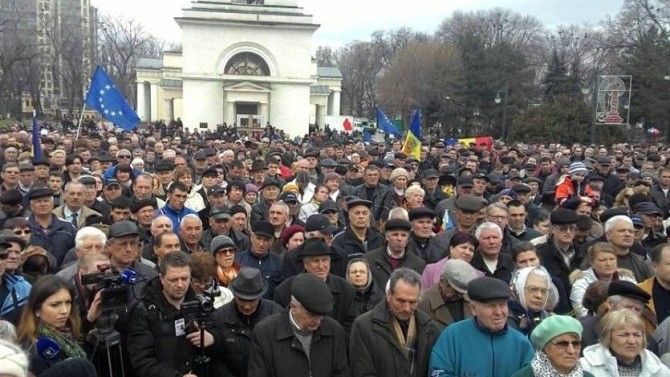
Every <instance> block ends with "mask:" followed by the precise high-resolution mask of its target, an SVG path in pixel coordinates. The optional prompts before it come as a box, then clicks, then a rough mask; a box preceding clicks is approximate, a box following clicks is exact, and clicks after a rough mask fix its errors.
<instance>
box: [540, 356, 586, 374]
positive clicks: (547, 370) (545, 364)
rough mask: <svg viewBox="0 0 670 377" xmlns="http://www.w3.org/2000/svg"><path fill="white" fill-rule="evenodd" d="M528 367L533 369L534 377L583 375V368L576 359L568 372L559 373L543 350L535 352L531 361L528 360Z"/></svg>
mask: <svg viewBox="0 0 670 377" xmlns="http://www.w3.org/2000/svg"><path fill="white" fill-rule="evenodd" d="M530 367H531V368H532V369H533V375H534V376H535V377H583V376H584V370H583V369H582V366H581V365H580V364H579V361H577V365H575V367H574V368H572V370H571V371H570V373H568V374H561V373H558V372H557V371H556V368H554V366H553V365H552V364H551V361H549V358H548V357H547V354H546V353H544V351H537V352H535V357H533V361H531V362H530Z"/></svg>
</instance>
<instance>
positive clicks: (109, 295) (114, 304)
mask: <svg viewBox="0 0 670 377" xmlns="http://www.w3.org/2000/svg"><path fill="white" fill-rule="evenodd" d="M137 280H138V275H137V272H135V271H133V270H131V269H129V268H126V269H125V270H123V271H122V272H121V273H112V274H110V273H107V272H105V271H98V272H94V273H92V274H86V275H82V276H81V284H82V285H91V284H95V285H96V286H97V289H99V290H100V292H101V293H100V294H101V295H102V310H103V311H107V310H110V311H111V310H116V309H121V308H125V307H126V305H127V304H128V288H129V287H130V286H131V285H132V284H135V283H136V282H137Z"/></svg>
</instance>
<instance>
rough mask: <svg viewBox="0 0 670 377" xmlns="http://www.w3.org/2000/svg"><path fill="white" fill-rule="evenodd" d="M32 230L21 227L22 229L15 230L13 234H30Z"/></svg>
mask: <svg viewBox="0 0 670 377" xmlns="http://www.w3.org/2000/svg"><path fill="white" fill-rule="evenodd" d="M31 233H32V231H31V230H30V229H23V230H15V231H14V234H15V235H17V236H20V235H22V234H31Z"/></svg>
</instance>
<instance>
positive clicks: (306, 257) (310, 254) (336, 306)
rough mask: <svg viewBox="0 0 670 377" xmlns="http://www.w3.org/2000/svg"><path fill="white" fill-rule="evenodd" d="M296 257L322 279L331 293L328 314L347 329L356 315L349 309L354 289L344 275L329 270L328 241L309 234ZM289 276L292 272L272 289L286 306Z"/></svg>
mask: <svg viewBox="0 0 670 377" xmlns="http://www.w3.org/2000/svg"><path fill="white" fill-rule="evenodd" d="M297 257H298V260H299V261H301V262H302V266H303V271H304V272H307V273H309V274H312V275H315V276H317V277H319V278H320V279H322V280H323V281H325V282H326V284H327V285H328V288H329V289H330V292H331V294H332V295H333V310H332V311H331V312H329V313H328V315H329V316H330V317H332V318H333V319H335V320H336V321H337V322H339V323H340V325H342V328H344V330H345V331H346V332H349V331H350V330H351V325H352V324H353V323H354V319H355V317H356V316H355V314H354V313H353V312H352V311H351V309H352V308H353V305H354V296H355V295H356V293H355V291H354V288H353V287H352V286H351V285H350V284H348V283H347V281H346V280H344V278H341V277H339V276H335V275H333V274H332V273H330V269H331V257H332V252H331V250H330V247H329V246H328V244H327V243H326V242H324V241H323V240H322V239H320V238H309V239H307V240H305V243H304V244H303V245H302V247H301V248H300V249H299V254H298V255H297ZM296 276H297V275H296ZM293 280H295V276H291V277H289V278H288V279H286V280H284V281H283V282H282V283H281V284H279V285H278V286H277V289H276V290H275V296H274V301H275V302H276V303H277V304H279V305H280V306H282V307H287V306H288V305H289V303H290V302H291V284H292V282H293Z"/></svg>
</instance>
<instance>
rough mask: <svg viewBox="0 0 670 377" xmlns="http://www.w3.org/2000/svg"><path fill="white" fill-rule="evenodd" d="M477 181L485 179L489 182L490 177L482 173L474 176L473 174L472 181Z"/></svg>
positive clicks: (476, 173)
mask: <svg viewBox="0 0 670 377" xmlns="http://www.w3.org/2000/svg"><path fill="white" fill-rule="evenodd" d="M475 179H483V180H486V181H487V182H488V181H489V177H488V176H487V175H486V174H484V173H480V172H475V173H474V174H472V180H473V181H474V180H475Z"/></svg>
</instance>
